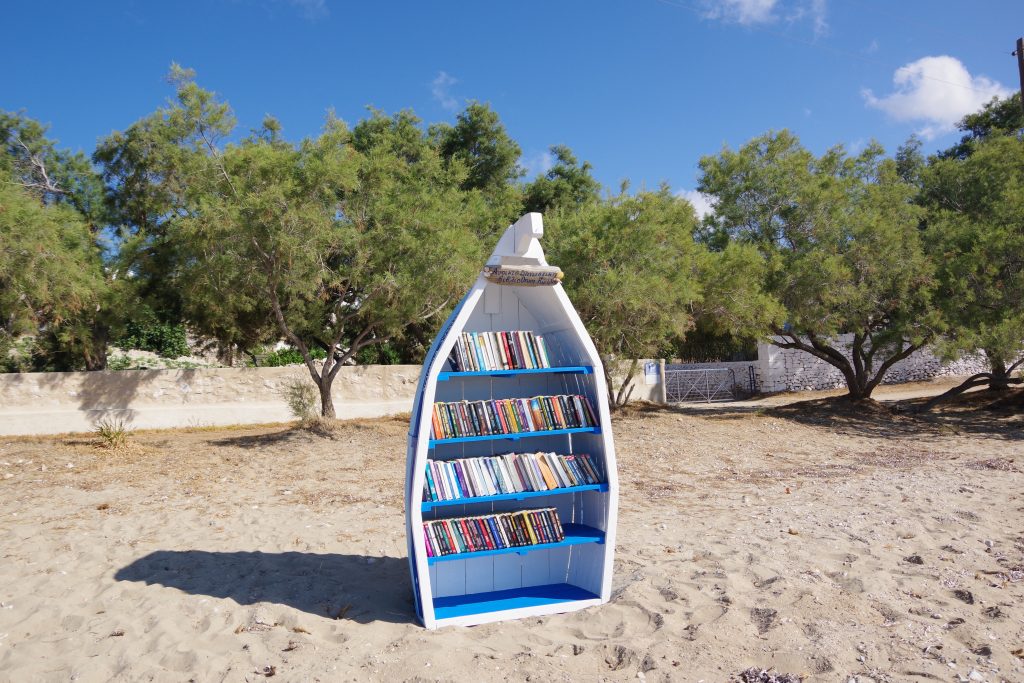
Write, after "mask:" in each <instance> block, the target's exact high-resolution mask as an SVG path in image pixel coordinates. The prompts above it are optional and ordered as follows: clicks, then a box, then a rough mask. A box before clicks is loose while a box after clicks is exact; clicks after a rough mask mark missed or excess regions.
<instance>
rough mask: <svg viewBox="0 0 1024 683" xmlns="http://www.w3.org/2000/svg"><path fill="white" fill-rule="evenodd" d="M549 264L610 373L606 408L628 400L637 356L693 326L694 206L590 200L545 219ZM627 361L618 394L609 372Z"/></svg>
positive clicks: (631, 198)
mask: <svg viewBox="0 0 1024 683" xmlns="http://www.w3.org/2000/svg"><path fill="white" fill-rule="evenodd" d="M544 222H545V230H546V232H547V236H546V239H545V242H546V244H547V245H548V246H547V252H548V260H549V261H550V262H551V263H554V264H557V265H558V266H560V267H561V268H562V270H563V271H564V272H565V280H564V285H565V288H566V290H567V291H568V294H569V297H570V298H571V299H572V302H573V305H574V306H575V307H576V310H577V312H578V313H579V315H580V318H581V319H582V320H583V324H584V325H586V327H587V331H588V332H589V333H590V336H591V337H593V339H594V344H595V345H596V346H597V350H598V352H599V353H600V354H601V356H602V362H603V363H604V365H605V368H606V369H607V371H608V372H607V374H606V380H607V382H608V398H609V402H610V403H611V407H612V408H613V409H614V408H617V407H621V406H622V405H624V404H625V403H626V402H628V400H629V398H630V396H629V389H628V387H629V386H630V383H631V380H632V378H633V376H634V374H635V373H636V370H637V360H636V359H638V358H649V357H651V356H652V355H654V354H655V353H657V352H658V351H659V350H660V349H661V348H663V347H664V345H665V340H666V339H671V338H673V337H677V336H682V335H683V334H684V333H685V332H686V330H687V329H689V328H690V326H691V325H692V315H691V307H692V305H693V304H694V303H695V301H697V300H698V299H699V297H700V286H699V283H698V280H697V273H698V268H699V263H700V259H701V254H702V253H703V251H704V250H703V248H702V247H700V246H699V245H697V244H696V243H695V242H694V240H693V231H694V228H695V225H696V217H695V215H694V212H693V207H692V206H690V204H689V203H688V202H687V201H686V200H684V199H682V198H679V197H676V196H674V195H673V194H672V193H671V192H669V190H668V188H665V187H663V188H661V189H660V190H658V191H657V192H640V193H637V194H636V195H629V194H628V193H627V192H626V190H625V188H623V190H622V192H621V193H620V194H618V195H617V196H614V197H610V198H608V199H606V200H603V201H598V200H594V201H591V202H589V203H586V204H584V205H582V206H579V207H575V208H573V207H571V206H570V207H563V208H562V209H561V210H555V211H554V212H553V213H551V214H549V215H548V216H546V217H545V221H544ZM623 359H626V360H630V361H631V363H630V366H629V367H628V369H627V370H626V374H625V377H624V378H623V379H622V381H621V384H620V385H619V387H618V389H617V390H616V388H615V387H614V386H613V384H612V382H613V377H612V376H613V374H616V373H614V372H613V368H615V367H616V365H617V363H618V362H619V361H621V360H623Z"/></svg>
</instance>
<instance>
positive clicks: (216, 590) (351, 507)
mask: <svg viewBox="0 0 1024 683" xmlns="http://www.w3.org/2000/svg"><path fill="white" fill-rule="evenodd" d="M944 388H945V386H943V385H917V386H913V385H902V386H900V387H887V388H885V389H883V390H882V391H880V392H879V394H878V398H880V399H881V400H882V401H883V402H886V401H888V402H889V403H890V404H892V403H893V402H895V401H897V400H899V401H900V402H901V403H900V405H901V406H902V407H904V408H906V407H908V406H910V405H911V404H912V403H913V399H912V397H914V396H920V395H926V394H934V393H936V392H937V391H940V390H942V389H944ZM825 395H826V394H817V395H789V396H776V397H769V398H765V399H762V400H759V401H750V402H744V403H734V404H714V405H710V406H693V405H690V406H680V407H671V408H657V409H655V408H649V407H639V408H634V409H629V410H627V411H625V412H624V413H623V414H622V415H620V416H618V417H617V418H616V419H615V421H614V424H613V430H614V436H615V440H616V448H617V451H618V458H619V473H620V478H621V498H620V514H619V525H620V526H619V532H618V547H617V549H616V563H615V580H614V586H615V588H614V597H613V599H612V601H611V603H610V604H607V605H603V606H600V607H596V608H592V609H589V610H584V611H581V612H575V613H571V614H565V615H555V616H550V617H544V618H532V619H526V620H521V621H516V622H506V623H500V624H489V625H484V626H478V627H472V628H448V629H441V630H439V631H436V632H431V631H426V630H425V629H423V628H422V627H420V626H419V625H418V624H417V623H416V622H415V616H414V611H413V605H412V595H411V589H410V585H409V577H408V563H407V560H406V557H405V530H404V516H403V500H402V491H403V486H404V467H405V463H404V458H405V440H406V432H407V429H408V424H407V422H405V421H403V420H377V421H365V422H350V423H345V424H343V425H342V426H340V427H339V428H338V429H337V430H336V431H335V432H334V433H333V434H332V435H330V436H326V437H325V436H319V435H316V434H311V433H309V432H305V431H301V430H297V429H294V428H293V427H291V426H289V425H276V426H264V427H257V428H253V427H246V428H238V429H205V430H181V431H153V432H146V433H138V434H135V435H134V436H133V438H132V445H131V446H130V447H129V448H128V449H126V450H122V451H118V452H111V451H108V450H105V449H102V448H100V447H98V446H97V445H96V443H95V440H94V439H93V438H92V437H90V436H88V435H86V436H67V437H53V438H49V437H48V438H17V439H16V438H8V439H4V440H0V681H12V682H13V681H18V682H21V681H36V680H39V681H68V680H75V681H107V680H116V681H140V680H141V681H149V680H154V681H189V680H192V681H257V680H267V679H269V678H273V679H274V680H279V681H340V680H346V681H367V680H371V681H375V680H382V681H383V680H387V681H397V680H417V681H464V680H472V681H477V682H483V681H505V680H510V681H521V680H526V681H578V680H609V681H626V680H632V681H635V680H646V681H708V682H711V681H728V680H730V679H731V678H732V677H734V676H736V675H737V674H738V673H739V672H740V671H742V670H745V669H747V668H748V667H759V668H774V669H776V670H778V671H780V672H788V673H791V674H797V675H801V676H804V677H806V680H809V681H843V682H844V683H846V682H848V681H850V680H854V681H857V682H858V683H863V682H865V681H916V680H920V681H927V680H938V681H1024V493H1022V492H1024V418H1022V416H1021V415H1019V414H1010V413H1006V412H991V411H986V410H984V409H983V406H984V405H985V404H986V403H987V402H988V399H987V398H986V397H984V396H981V395H978V394H973V395H970V396H967V397H965V398H964V399H963V400H961V401H959V402H957V403H956V404H955V405H953V406H951V407H948V408H945V409H943V410H942V411H940V412H938V413H936V414H935V415H932V416H929V417H928V418H925V419H918V418H915V417H912V416H909V415H908V414H907V413H905V412H903V413H899V414H896V415H892V414H890V413H889V412H888V411H887V410H872V411H867V412H865V413H861V412H858V411H848V410H841V409H840V410H829V409H823V407H822V406H821V405H820V403H819V404H812V405H807V404H804V405H793V404H794V402H796V401H804V400H807V399H809V398H810V399H820V398H822V397H823V396H825Z"/></svg>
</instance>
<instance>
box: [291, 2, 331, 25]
mask: <svg viewBox="0 0 1024 683" xmlns="http://www.w3.org/2000/svg"><path fill="white" fill-rule="evenodd" d="M288 3H289V4H290V5H292V6H294V7H297V8H299V9H300V10H302V14H303V15H304V16H305V17H306V18H307V19H309V20H313V19H319V18H320V17H326V16H327V15H328V14H330V10H328V9H327V0H288Z"/></svg>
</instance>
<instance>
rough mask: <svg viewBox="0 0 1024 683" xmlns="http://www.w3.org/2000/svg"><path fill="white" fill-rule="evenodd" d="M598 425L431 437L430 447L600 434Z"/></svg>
mask: <svg viewBox="0 0 1024 683" xmlns="http://www.w3.org/2000/svg"><path fill="white" fill-rule="evenodd" d="M600 433H601V430H600V429H598V428H597V427H575V428H573V429H551V430H547V431H543V432H516V433H514V434H486V435H484V436H457V437H455V438H452V439H431V440H430V443H429V445H430V447H431V448H433V447H434V446H437V445H439V444H446V443H466V442H467V441H500V440H505V441H518V440H519V439H526V438H529V437H532V436H556V435H558V434H600Z"/></svg>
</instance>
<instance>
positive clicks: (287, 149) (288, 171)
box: [148, 71, 480, 418]
mask: <svg viewBox="0 0 1024 683" xmlns="http://www.w3.org/2000/svg"><path fill="white" fill-rule="evenodd" d="M175 82H176V86H177V95H176V102H175V103H173V104H172V105H171V106H170V107H168V108H166V109H164V110H161V111H160V112H158V113H157V114H156V115H154V117H150V118H149V119H148V120H150V121H163V122H164V125H166V126H168V127H170V128H171V130H168V131H163V132H159V131H158V132H157V135H156V136H155V137H156V139H158V140H163V143H162V144H163V145H164V146H165V148H161V149H159V150H157V152H156V154H155V157H156V159H157V160H161V159H167V160H173V164H174V168H165V167H162V166H161V164H160V163H156V164H155V167H156V168H157V169H158V170H159V173H160V175H161V176H162V177H165V178H168V177H169V178H172V182H171V183H170V186H171V187H172V192H171V193H170V196H171V197H172V198H173V201H172V203H173V204H174V211H173V212H170V213H168V214H167V215H166V216H165V217H164V218H163V219H162V220H161V221H160V222H159V230H160V232H161V234H162V239H163V240H166V242H167V243H168V246H169V251H168V253H171V254H173V255H175V261H174V268H173V271H172V272H173V273H174V275H173V280H172V281H173V283H174V284H175V285H176V286H178V287H179V288H180V290H181V296H182V301H183V304H182V308H183V313H184V315H185V317H186V319H187V320H188V321H189V322H190V323H192V324H193V325H195V326H197V327H199V328H200V329H202V330H203V331H205V332H207V333H210V334H216V335H223V336H226V337H228V338H229V339H232V340H234V339H237V338H238V335H239V334H240V333H241V331H242V330H243V329H248V330H252V331H253V332H255V333H257V335H262V334H271V333H273V334H276V335H280V336H283V337H284V338H285V339H287V340H288V341H289V342H290V343H291V344H292V345H294V347H295V348H296V349H298V351H299V352H300V353H301V355H302V358H303V361H304V363H305V365H306V368H307V370H308V372H309V375H310V377H311V378H312V380H313V382H314V383H315V384H316V385H317V388H318V390H319V393H320V400H321V413H322V415H323V416H324V417H328V418H333V417H334V416H335V411H334V404H333V401H332V399H331V388H332V386H333V382H334V379H335V377H336V376H337V374H338V371H339V370H340V368H341V367H342V366H343V365H345V364H347V363H349V362H350V361H352V360H353V358H354V357H355V355H356V354H358V353H359V352H360V350H362V349H364V348H367V347H370V346H373V345H380V344H383V343H385V342H387V341H388V340H390V339H392V338H393V337H396V336H401V335H402V334H403V330H404V328H405V326H407V325H409V324H410V323H412V322H418V321H435V324H439V323H440V321H443V319H444V315H445V314H446V313H447V311H448V310H449V309H450V308H451V306H452V305H454V303H455V301H456V300H457V297H458V296H459V295H460V294H461V293H462V291H463V290H464V289H465V287H466V286H467V284H468V282H469V281H470V280H471V279H472V274H473V269H474V268H475V266H476V265H477V264H478V262H479V260H480V245H479V243H478V241H477V240H476V239H475V237H474V235H473V234H472V233H471V232H470V231H469V230H468V229H467V228H466V225H467V224H468V223H469V222H470V221H469V216H468V215H467V212H469V211H471V210H472V208H473V206H474V205H472V204H471V203H467V202H466V201H464V196H463V195H464V193H463V192H462V190H461V189H460V184H461V183H462V181H463V180H464V177H463V175H461V174H460V173H456V172H452V171H449V170H448V169H447V168H446V167H445V164H444V163H443V160H442V159H441V157H440V156H439V155H438V153H437V151H436V149H435V148H434V147H433V146H432V145H431V144H430V142H429V140H428V139H427V136H426V134H425V133H424V132H423V131H422V129H421V128H420V127H419V125H418V120H416V119H415V117H414V116H413V115H412V114H411V113H410V112H402V113H400V114H397V115H395V116H394V117H387V116H385V115H384V114H382V113H380V112H376V113H374V114H373V115H372V116H371V117H370V118H369V119H367V120H366V121H364V122H362V123H360V124H359V125H357V126H356V127H355V129H354V130H353V131H351V132H350V131H349V130H348V128H347V127H346V126H345V125H344V124H343V123H342V122H341V121H339V120H337V119H335V118H333V117H329V118H328V120H327V123H326V125H325V127H324V131H323V133H322V134H321V135H319V136H317V137H315V138H310V139H305V140H302V141H301V142H300V143H298V144H292V143H289V142H286V141H284V140H283V139H281V137H280V135H279V126H278V124H277V123H276V121H273V120H272V119H271V120H268V121H265V123H264V126H263V128H262V129H261V130H260V131H257V132H256V133H255V134H254V135H252V136H250V137H248V138H246V139H244V140H243V141H241V142H240V143H237V144H229V145H223V144H222V143H223V140H222V138H223V137H224V136H226V135H227V134H229V133H230V132H231V130H232V128H233V125H234V119H233V117H232V116H231V115H230V110H229V109H228V108H227V105H226V104H224V103H222V102H220V101H219V100H217V98H216V97H215V96H214V95H213V93H210V92H209V91H206V90H203V89H202V88H200V87H199V86H197V85H196V84H195V83H194V82H193V81H192V79H191V74H189V73H188V72H184V71H182V72H179V74H178V78H176V79H175ZM166 147H169V148H166ZM317 348H319V349H323V350H324V351H325V352H326V353H325V356H326V357H325V358H324V359H323V361H322V362H321V363H318V362H317V359H316V358H315V357H314V355H318V354H315V353H314V350H315V349H317Z"/></svg>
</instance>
